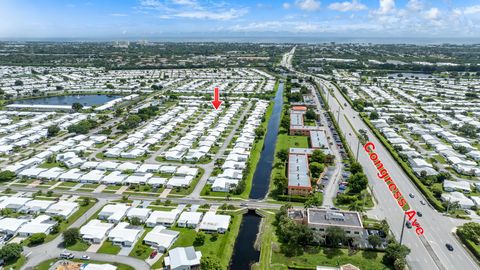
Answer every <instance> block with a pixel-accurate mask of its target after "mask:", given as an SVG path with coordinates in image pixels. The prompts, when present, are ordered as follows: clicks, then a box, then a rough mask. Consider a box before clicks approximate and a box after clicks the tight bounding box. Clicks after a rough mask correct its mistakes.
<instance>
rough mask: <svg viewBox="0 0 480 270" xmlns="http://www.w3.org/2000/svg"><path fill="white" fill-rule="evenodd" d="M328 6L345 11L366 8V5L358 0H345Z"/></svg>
mask: <svg viewBox="0 0 480 270" xmlns="http://www.w3.org/2000/svg"><path fill="white" fill-rule="evenodd" d="M328 8H329V9H332V10H336V11H341V12H347V11H360V10H365V9H367V6H365V5H364V4H362V3H360V2H358V0H352V2H349V1H345V2H335V3H331V4H330V5H329V6H328Z"/></svg>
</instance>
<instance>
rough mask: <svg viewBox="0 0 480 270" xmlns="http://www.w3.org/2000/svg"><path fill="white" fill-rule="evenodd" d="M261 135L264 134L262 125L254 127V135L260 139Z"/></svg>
mask: <svg viewBox="0 0 480 270" xmlns="http://www.w3.org/2000/svg"><path fill="white" fill-rule="evenodd" d="M263 135H265V129H264V128H263V127H262V126H259V127H257V128H256V129H255V137H256V138H257V139H260V138H261V137H263Z"/></svg>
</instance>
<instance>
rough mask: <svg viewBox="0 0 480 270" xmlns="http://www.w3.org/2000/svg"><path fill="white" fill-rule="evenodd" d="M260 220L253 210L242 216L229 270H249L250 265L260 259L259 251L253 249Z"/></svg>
mask: <svg viewBox="0 0 480 270" xmlns="http://www.w3.org/2000/svg"><path fill="white" fill-rule="evenodd" d="M261 220H262V218H261V217H260V216H259V215H257V214H256V213H255V211H254V210H249V211H248V212H247V213H246V214H245V215H243V219H242V224H241V225H240V231H239V233H238V236H237V240H236V241H235V247H234V249H233V256H232V259H231V261H230V267H229V269H230V270H246V269H250V268H251V266H252V264H254V263H256V262H258V260H259V259H260V250H257V249H255V247H254V245H255V241H256V240H257V234H258V229H259V227H260V221H261Z"/></svg>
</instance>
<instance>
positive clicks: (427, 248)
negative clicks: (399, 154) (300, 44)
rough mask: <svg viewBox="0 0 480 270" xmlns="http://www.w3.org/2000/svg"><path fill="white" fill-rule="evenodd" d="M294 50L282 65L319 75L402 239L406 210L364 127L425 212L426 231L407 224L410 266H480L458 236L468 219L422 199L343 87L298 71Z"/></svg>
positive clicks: (386, 214)
mask: <svg viewBox="0 0 480 270" xmlns="http://www.w3.org/2000/svg"><path fill="white" fill-rule="evenodd" d="M294 53H295V47H294V48H293V49H292V50H291V51H290V52H288V53H286V54H285V56H284V57H283V59H282V62H281V65H282V66H283V67H285V68H287V69H288V70H290V71H291V72H293V73H295V74H297V75H299V76H301V77H313V78H314V79H315V81H316V82H317V84H318V85H319V86H320V89H318V90H319V91H322V92H323V93H322V94H323V95H324V96H325V97H326V98H327V103H328V106H329V110H330V111H331V112H332V113H333V114H334V115H335V116H337V117H336V118H337V119H338V122H339V123H338V124H339V127H340V130H338V132H341V133H342V134H343V135H344V136H345V138H346V141H347V143H348V145H349V146H350V149H352V150H353V152H354V154H356V152H357V148H358V146H360V151H359V153H358V161H359V162H360V164H362V166H363V168H364V172H365V174H366V175H367V177H368V180H369V185H370V187H371V189H372V191H373V195H374V196H375V198H376V200H377V201H378V205H377V209H376V211H377V212H379V213H381V215H382V216H383V217H384V218H385V219H386V220H387V221H388V223H389V225H390V228H391V230H392V232H393V234H394V235H395V237H396V238H397V240H399V239H400V234H401V230H402V227H403V226H405V224H404V219H403V218H404V211H403V210H402V209H401V208H400V207H399V206H398V204H397V201H396V200H395V199H394V198H393V196H392V193H391V192H390V190H389V189H388V187H387V185H386V184H385V183H384V181H380V180H378V178H377V168H376V167H375V165H374V164H373V163H372V161H371V160H370V158H369V156H368V154H367V153H366V152H365V151H363V149H362V146H361V144H360V145H359V139H358V137H357V136H356V134H357V133H358V132H359V130H360V129H363V130H365V131H367V136H368V138H369V140H370V141H371V142H373V143H374V144H375V146H376V148H375V152H376V153H377V154H378V155H379V156H380V157H381V159H382V162H383V164H384V166H385V168H386V169H388V171H389V173H390V175H391V176H392V177H393V178H394V180H395V183H396V185H397V187H398V188H399V190H400V191H401V192H402V194H404V195H405V196H406V199H407V202H408V203H409V205H410V207H411V209H413V210H416V211H420V212H422V214H423V215H422V217H418V216H416V218H417V219H418V221H419V223H420V224H421V226H422V227H423V228H424V231H425V232H424V234H423V235H422V236H418V235H417V234H416V233H415V230H414V229H407V228H405V230H404V235H403V244H405V245H406V246H408V247H409V248H410V250H411V253H410V254H409V255H408V256H407V262H408V264H409V267H410V269H414V270H416V269H421V270H424V269H440V270H443V269H447V270H450V269H452V270H457V269H462V270H466V269H480V267H479V266H478V264H477V263H476V261H475V260H474V259H473V258H472V257H471V256H470V254H469V253H468V252H467V251H466V250H465V248H464V247H463V245H462V244H461V243H460V242H459V241H458V240H457V238H456V237H455V236H454V231H455V229H456V227H457V226H459V225H462V224H463V223H465V222H466V221H464V220H459V219H453V218H450V217H447V216H444V215H443V214H442V213H439V212H437V211H436V210H435V209H434V208H433V207H432V206H430V205H429V204H428V203H427V204H425V205H424V204H422V203H420V201H423V202H427V200H426V199H425V197H424V196H423V194H422V193H421V192H420V191H419V190H418V189H417V188H416V186H415V185H414V184H413V183H412V182H411V180H410V178H409V177H408V176H407V175H406V173H405V172H404V171H403V169H402V168H401V167H400V165H399V164H398V163H397V162H396V161H395V159H394V158H393V157H392V156H391V155H390V153H389V152H388V150H387V149H386V148H385V147H384V146H383V145H382V143H381V142H380V141H379V140H378V139H377V138H376V137H375V135H374V134H373V133H372V131H371V130H370V129H369V128H368V126H367V125H366V124H365V123H364V122H363V120H362V119H361V118H360V116H359V114H358V112H356V111H355V110H354V109H353V108H351V106H350V105H349V104H348V102H347V100H346V99H345V98H344V97H343V95H342V94H341V93H340V90H339V89H337V87H336V86H335V85H333V84H332V83H330V82H329V81H327V80H324V79H322V78H319V77H317V76H315V75H312V74H305V73H302V72H297V71H295V70H294V69H293V68H292V64H291V61H292V58H293V55H294ZM317 97H318V95H317ZM319 109H321V108H319ZM410 193H412V194H414V195H415V197H414V198H410V197H409V196H408V195H407V194H410ZM447 243H449V244H451V245H452V246H453V248H454V250H453V251H449V250H447V248H446V247H445V244H447Z"/></svg>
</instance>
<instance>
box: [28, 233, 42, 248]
mask: <svg viewBox="0 0 480 270" xmlns="http://www.w3.org/2000/svg"><path fill="white" fill-rule="evenodd" d="M46 237H47V235H46V234H44V233H34V234H32V235H30V237H28V242H29V244H30V245H32V246H34V245H38V244H41V243H43V242H45V238H46Z"/></svg>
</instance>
